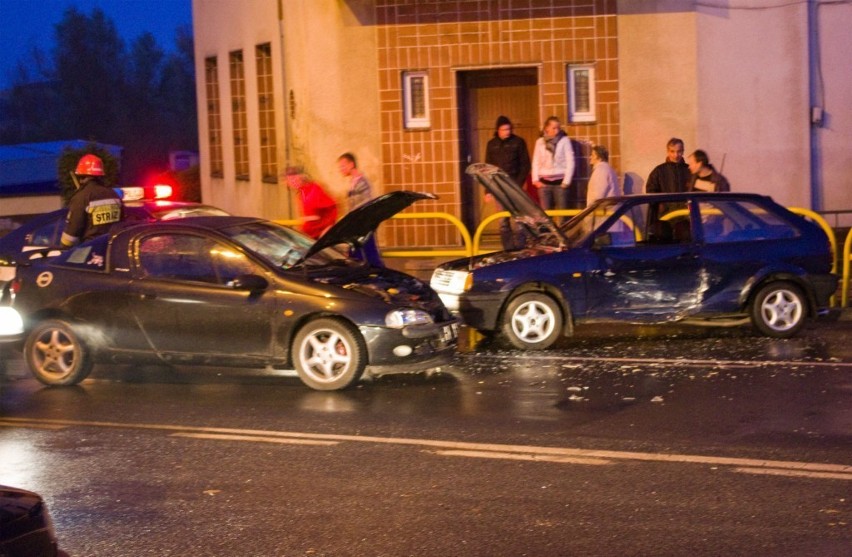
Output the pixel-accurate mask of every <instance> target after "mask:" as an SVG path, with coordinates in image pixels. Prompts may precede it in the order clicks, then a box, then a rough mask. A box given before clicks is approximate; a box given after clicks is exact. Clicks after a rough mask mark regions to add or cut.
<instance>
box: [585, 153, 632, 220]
mask: <svg viewBox="0 0 852 557" xmlns="http://www.w3.org/2000/svg"><path fill="white" fill-rule="evenodd" d="M589 162H590V163H591V165H592V176H591V177H590V178H589V187H588V190H587V191H586V206H587V207H588V206H589V205H591V204H592V203H594V202H595V201H597V200H598V199H601V198H604V197H614V196H618V195H624V194H623V193H622V191H621V184H620V183H619V182H618V174H616V173H615V169H614V168H613V167H611V166H610V165H609V151H608V150H607V148H606V147H604V146H603V145H595V146H594V147H592V153H591V154H590V155H589Z"/></svg>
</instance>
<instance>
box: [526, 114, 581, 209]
mask: <svg viewBox="0 0 852 557" xmlns="http://www.w3.org/2000/svg"><path fill="white" fill-rule="evenodd" d="M541 133H542V135H541V137H539V138H538V139H537V140H536V142H535V149H534V150H533V161H532V182H533V185H534V186H535V187H536V188H537V189H538V198H539V202H540V203H541V208H542V209H544V210H547V209H565V208H566V207H567V206H568V195H567V193H568V192H567V190H568V186H570V185H571V179H572V178H573V176H574V149H572V148H571V139H570V138H569V137H568V134H566V133H565V132H564V131H562V124H561V123H560V122H559V118H557V117H556V116H551V117H550V118H548V119H547V120H545V122H544V127H543V129H542V132H541Z"/></svg>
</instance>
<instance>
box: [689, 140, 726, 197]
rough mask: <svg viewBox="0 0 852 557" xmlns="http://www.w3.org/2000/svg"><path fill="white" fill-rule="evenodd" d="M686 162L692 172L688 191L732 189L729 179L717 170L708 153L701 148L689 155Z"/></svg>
mask: <svg viewBox="0 0 852 557" xmlns="http://www.w3.org/2000/svg"><path fill="white" fill-rule="evenodd" d="M686 162H687V164H688V165H689V171H690V172H691V173H692V176H690V178H689V182H688V183H687V191H731V184H729V183H728V179H727V178H725V177H724V176H722V175H721V174H720V173H718V172H716V169H715V168H713V165H712V164H710V158H709V157H708V156H707V153H705V152H704V151H702V150H701V149H699V150H697V151H695V152H694V153H692V154H691V155H689V157H687V161H686Z"/></svg>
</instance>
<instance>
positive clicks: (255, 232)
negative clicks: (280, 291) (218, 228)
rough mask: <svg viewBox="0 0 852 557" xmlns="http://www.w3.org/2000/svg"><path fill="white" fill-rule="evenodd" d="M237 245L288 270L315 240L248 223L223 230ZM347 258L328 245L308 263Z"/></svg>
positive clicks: (265, 224) (280, 228)
mask: <svg viewBox="0 0 852 557" xmlns="http://www.w3.org/2000/svg"><path fill="white" fill-rule="evenodd" d="M222 233H224V234H225V235H227V236H228V237H230V238H231V239H232V240H234V241H235V242H237V243H238V244H240V245H242V246H244V247H245V248H246V249H248V250H250V251H251V252H253V253H254V254H256V255H257V256H258V257H261V258H262V259H264V260H266V261H267V262H268V263H270V264H271V265H273V266H275V267H281V268H284V269H289V268H290V267H292V266H294V265H295V264H296V263H298V262H299V261H301V259H302V258H303V257H304V256H305V254H306V253H307V252H308V249H309V248H310V247H311V245H313V243H314V241H313V240H312V239H311V238H309V237H307V236H305V235H304V234H302V233H300V232H297V231H295V230H293V229H292V228H287V227H285V226H281V225H278V224H275V223H271V222H250V223H246V224H241V225H238V226H231V227H228V228H225V229H223V230H222ZM341 259H346V257H345V256H344V255H343V254H341V253H340V252H338V251H337V250H335V249H333V248H328V249H325V250H322V251H321V252H319V253H317V254H316V255H314V256H313V257H311V263H312V264H316V265H325V264H328V263H331V262H332V261H334V260H341Z"/></svg>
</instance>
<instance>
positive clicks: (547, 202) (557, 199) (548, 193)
mask: <svg viewBox="0 0 852 557" xmlns="http://www.w3.org/2000/svg"><path fill="white" fill-rule="evenodd" d="M542 184H543V185H542V186H541V187H540V188H539V189H538V199H539V203H541V208H542V209H544V210H545V211H547V210H548V209H565V208H566V207H567V206H568V204H567V200H566V193H567V190H565V189H562V183H561V182H560V183H558V184H555V185H551V184H547V183H544V182H542Z"/></svg>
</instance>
